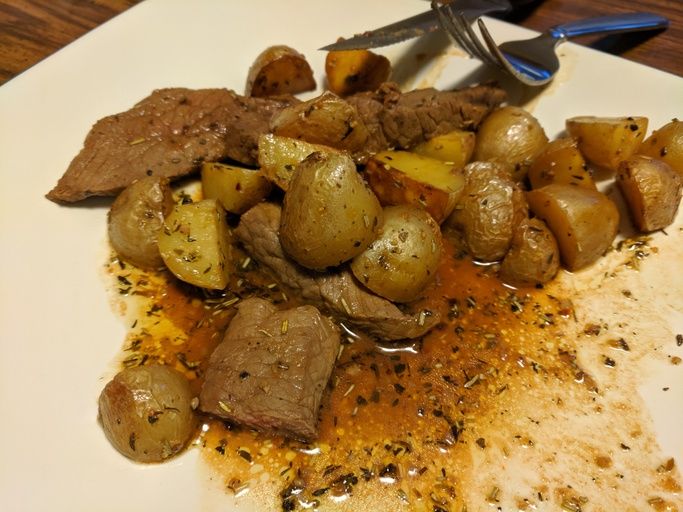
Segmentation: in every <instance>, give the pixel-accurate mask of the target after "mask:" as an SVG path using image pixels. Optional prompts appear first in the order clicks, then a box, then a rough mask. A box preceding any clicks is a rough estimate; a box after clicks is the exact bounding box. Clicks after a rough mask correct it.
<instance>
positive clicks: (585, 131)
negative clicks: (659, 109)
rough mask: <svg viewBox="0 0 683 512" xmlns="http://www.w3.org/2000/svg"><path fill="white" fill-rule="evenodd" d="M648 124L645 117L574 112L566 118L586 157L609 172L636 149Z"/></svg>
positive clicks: (580, 149) (570, 132)
mask: <svg viewBox="0 0 683 512" xmlns="http://www.w3.org/2000/svg"><path fill="white" fill-rule="evenodd" d="M647 124H648V120H647V118H646V117H595V116H577V117H572V118H570V119H567V120H566V121H565V125H566V127H567V132H568V133H569V135H570V136H572V137H574V138H576V139H577V141H578V144H579V151H581V153H582V154H583V156H584V157H585V158H586V160H588V162H590V163H591V164H593V165H594V166H596V167H598V168H600V169H603V170H606V171H609V172H610V173H614V172H615V171H616V170H617V166H618V165H619V162H621V161H622V160H626V159H627V158H628V157H630V156H631V155H633V154H634V153H635V152H636V151H637V150H638V147H639V146H640V143H641V142H642V141H643V138H644V137H645V133H646V132H647Z"/></svg>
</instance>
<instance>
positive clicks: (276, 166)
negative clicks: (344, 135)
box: [258, 133, 339, 190]
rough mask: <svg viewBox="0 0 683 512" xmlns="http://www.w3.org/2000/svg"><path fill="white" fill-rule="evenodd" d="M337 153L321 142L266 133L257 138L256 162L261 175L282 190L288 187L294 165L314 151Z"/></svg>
mask: <svg viewBox="0 0 683 512" xmlns="http://www.w3.org/2000/svg"><path fill="white" fill-rule="evenodd" d="M316 151H317V152H319V153H330V152H332V153H338V152H339V150H337V149H334V148H331V147H329V146H323V145H322V144H312V143H310V142H306V141H303V140H298V139H292V138H290V137H280V136H278V135H273V134H272V133H267V134H264V135H261V136H260V137H259V140H258V163H259V165H260V166H261V172H262V173H263V175H264V176H265V177H266V178H267V179H268V180H270V181H271V182H273V183H275V184H276V185H277V186H278V187H280V188H281V189H282V190H287V189H288V188H289V182H290V180H291V179H292V175H293V174H294V170H295V169H296V166H297V165H299V164H300V163H301V162H302V161H303V159H304V158H306V157H307V156H308V155H310V154H311V153H314V152H316Z"/></svg>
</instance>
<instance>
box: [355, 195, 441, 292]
mask: <svg viewBox="0 0 683 512" xmlns="http://www.w3.org/2000/svg"><path fill="white" fill-rule="evenodd" d="M441 246H442V241H441V230H440V229H439V225H438V224H437V223H436V221H435V220H434V219H433V218H432V217H431V216H430V215H429V214H428V213H427V212H426V211H425V210H424V209H422V208H418V207H415V206H410V205H400V206H388V207H386V208H385V209H384V224H383V226H382V228H381V229H380V231H379V233H378V236H377V239H376V240H375V241H374V242H372V243H371V244H370V247H368V248H367V249H366V250H365V251H364V252H362V253H361V254H359V255H358V256H356V257H355V258H354V259H353V261H352V262H351V271H352V272H353V274H354V275H355V276H356V278H357V279H358V280H359V281H360V282H361V283H363V284H364V285H365V286H366V287H368V288H369V289H370V290H372V291H373V292H375V293H376V294H377V295H380V296H382V297H384V298H386V299H389V300H393V301H396V302H410V301H412V300H415V299H417V298H418V297H419V294H420V292H422V290H424V288H425V287H426V286H427V285H428V284H429V283H430V282H431V281H432V280H433V279H434V275H435V274H436V270H437V268H438V266H439V260H440V259H441Z"/></svg>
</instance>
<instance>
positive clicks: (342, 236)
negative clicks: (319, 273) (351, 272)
mask: <svg viewBox="0 0 683 512" xmlns="http://www.w3.org/2000/svg"><path fill="white" fill-rule="evenodd" d="M381 224H382V207H381V206H380V204H379V201H378V200H377V198H376V197H375V195H374V194H373V193H372V190H370V189H369V188H368V186H367V185H366V184H365V182H364V181H363V178H361V176H360V174H358V171H356V165H355V164H354V163H353V160H351V158H350V157H349V156H348V155H346V154H344V153H313V154H312V155H310V156H308V157H307V158H306V159H305V160H304V161H303V162H301V163H300V164H299V166H298V167H297V169H296V171H295V172H294V177H293V178H292V181H291V182H290V184H289V189H288V190H287V192H286V193H285V198H284V202H283V206H282V218H281V220H280V242H281V243H282V247H283V249H284V250H285V252H286V253H287V254H288V255H289V256H291V257H292V259H294V260H295V261H296V262H298V263H299V264H301V265H303V266H304V267H307V268H311V269H325V268H326V267H332V266H336V265H339V264H340V263H343V262H344V261H347V260H350V259H351V258H353V257H354V256H356V255H358V254H360V253H361V252H363V251H364V250H365V249H366V248H367V247H368V245H370V242H372V241H373V240H374V239H375V236H376V233H377V229H378V228H379V227H380V226H381Z"/></svg>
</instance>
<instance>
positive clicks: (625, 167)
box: [617, 155, 683, 231]
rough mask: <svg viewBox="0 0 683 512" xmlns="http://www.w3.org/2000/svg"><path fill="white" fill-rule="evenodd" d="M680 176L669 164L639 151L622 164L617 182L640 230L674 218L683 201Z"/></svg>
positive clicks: (664, 224) (666, 223) (661, 224)
mask: <svg viewBox="0 0 683 512" xmlns="http://www.w3.org/2000/svg"><path fill="white" fill-rule="evenodd" d="M682 182H683V179H681V177H680V175H679V174H678V173H676V172H675V171H674V170H673V169H671V167H669V165H668V164H666V163H665V162H663V161H661V160H656V159H654V158H651V157H649V156H642V155H636V156H633V157H631V158H629V159H628V160H624V161H623V162H621V163H620V164H619V170H618V172H617V183H618V184H619V188H620V189H621V192H622V194H623V195H624V198H625V199H626V203H627V204H628V207H629V212H630V214H631V218H632V219H633V222H634V223H635V225H636V226H637V227H638V229H639V230H641V231H656V230H657V229H663V228H665V227H667V226H668V225H669V224H671V223H672V222H673V221H674V218H675V217H676V212H678V205H679V204H680V202H681V183H682Z"/></svg>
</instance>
